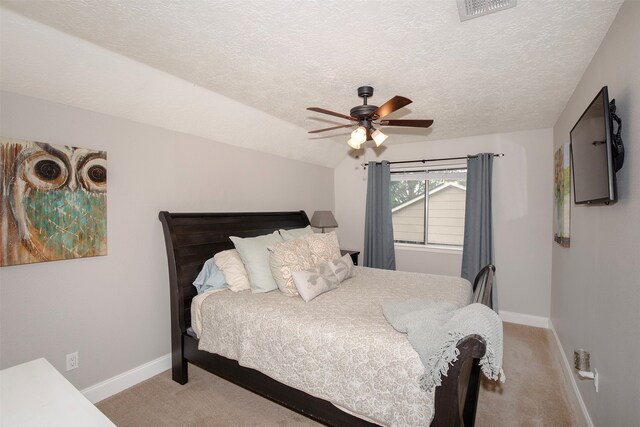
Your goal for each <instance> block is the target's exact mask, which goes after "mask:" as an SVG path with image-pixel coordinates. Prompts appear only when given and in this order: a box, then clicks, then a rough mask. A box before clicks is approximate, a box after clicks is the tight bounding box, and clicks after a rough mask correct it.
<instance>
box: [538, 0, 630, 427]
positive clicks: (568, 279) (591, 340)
mask: <svg viewBox="0 0 640 427" xmlns="http://www.w3.org/2000/svg"><path fill="white" fill-rule="evenodd" d="M639 24H640V3H639V2H636V1H627V2H626V3H625V4H624V5H623V6H622V7H621V9H620V11H619V13H618V16H617V17H616V19H615V21H614V22H613V25H612V26H611V28H610V30H609V33H608V34H607V36H606V37H605V38H604V40H603V42H602V44H601V46H600V48H599V50H598V52H597V53H596V55H595V56H594V58H593V60H592V61H591V64H590V65H589V66H588V68H587V70H586V71H585V73H584V76H583V77H582V79H581V80H580V82H579V84H578V86H577V87H576V89H575V92H574V93H573V95H572V97H571V99H570V100H569V102H568V104H567V106H566V108H565V110H564V112H563V113H562V115H561V116H560V118H559V119H558V121H557V123H556V125H555V127H554V130H553V133H554V147H555V149H557V148H558V147H560V145H561V144H563V143H565V142H568V141H569V131H570V130H571V128H572V127H573V125H574V124H575V122H576V121H577V120H578V118H579V117H580V115H581V114H582V112H583V111H584V109H585V108H586V107H587V105H588V104H589V103H590V102H591V100H592V99H593V97H594V96H595V95H596V93H597V92H598V90H599V89H600V88H601V87H602V86H604V85H607V86H608V87H609V97H610V98H615V99H616V104H617V106H618V113H619V115H620V117H621V118H622V120H623V125H624V127H623V133H622V136H623V140H624V142H625V146H626V149H627V152H626V156H627V157H626V160H625V165H624V167H623V168H622V170H621V171H620V172H619V173H618V175H617V178H618V194H619V202H618V203H617V204H615V205H612V206H576V205H575V204H574V205H572V206H571V248H569V249H564V248H562V247H560V246H559V245H557V244H555V243H554V245H553V272H552V280H553V282H552V292H551V320H552V323H553V325H554V327H555V328H556V331H557V333H558V336H559V338H560V341H561V342H562V346H563V348H564V351H565V353H566V355H567V357H568V358H569V360H573V349H574V348H578V347H583V348H586V349H588V350H590V351H591V364H592V366H593V367H594V368H596V369H597V370H598V372H599V374H600V391H599V393H596V392H595V389H594V388H593V382H591V381H580V380H578V387H579V390H580V394H581V396H582V398H583V400H584V402H585V404H586V407H587V409H588V412H589V414H590V417H591V419H592V420H593V423H594V425H596V426H637V425H638V420H639V419H640V405H639V403H640V375H639V374H638V360H637V359H638V354H640V332H639V330H640V262H639V260H640V258H639V253H640V221H639V219H640V187H639V185H640V150H639V149H638V147H639V145H640V54H638V49H639V46H640V25H639ZM549 197H551V192H549Z"/></svg>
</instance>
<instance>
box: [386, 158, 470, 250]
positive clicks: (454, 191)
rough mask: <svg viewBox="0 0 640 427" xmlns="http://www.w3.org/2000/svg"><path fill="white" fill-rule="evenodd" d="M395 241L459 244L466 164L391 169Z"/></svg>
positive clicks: (441, 244)
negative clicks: (444, 166)
mask: <svg viewBox="0 0 640 427" xmlns="http://www.w3.org/2000/svg"><path fill="white" fill-rule="evenodd" d="M390 190H391V191H390V193H391V215H392V221H393V235H394V239H395V242H396V243H410V244H416V245H425V246H428V245H438V246H450V247H462V244H463V239H464V208H465V197H466V191H467V169H466V165H456V166H447V168H442V167H440V168H435V167H434V168H428V169H426V170H420V171H402V172H396V171H394V172H392V173H391V184H390Z"/></svg>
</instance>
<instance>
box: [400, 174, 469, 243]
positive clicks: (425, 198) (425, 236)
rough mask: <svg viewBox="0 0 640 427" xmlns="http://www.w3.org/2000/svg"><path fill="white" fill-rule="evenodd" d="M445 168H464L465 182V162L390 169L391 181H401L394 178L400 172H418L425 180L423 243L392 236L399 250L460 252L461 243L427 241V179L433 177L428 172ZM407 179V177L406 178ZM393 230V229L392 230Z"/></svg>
mask: <svg viewBox="0 0 640 427" xmlns="http://www.w3.org/2000/svg"><path fill="white" fill-rule="evenodd" d="M445 170H464V177H465V182H466V177H467V163H466V162H463V163H451V164H447V165H434V166H424V167H420V168H419V169H416V168H415V167H412V168H411V169H410V170H402V169H400V168H398V169H397V170H392V171H391V180H390V182H393V181H402V179H399V178H396V179H394V175H396V176H398V175H402V174H420V173H422V174H423V175H424V178H423V179H421V180H423V181H425V197H424V201H423V209H424V243H411V242H398V241H396V240H395V237H394V241H393V244H394V247H395V248H396V249H400V250H411V251H425V252H435V253H460V252H462V248H463V245H462V244H460V245H447V244H438V243H428V241H429V234H428V233H429V210H428V209H429V206H428V203H429V184H428V181H429V180H430V179H433V177H431V178H430V177H429V174H430V173H431V174H433V173H437V172H438V171H445ZM407 180H408V179H407ZM419 180H420V179H415V181H419ZM466 191H467V190H466V185H465V195H466ZM394 231H395V230H394Z"/></svg>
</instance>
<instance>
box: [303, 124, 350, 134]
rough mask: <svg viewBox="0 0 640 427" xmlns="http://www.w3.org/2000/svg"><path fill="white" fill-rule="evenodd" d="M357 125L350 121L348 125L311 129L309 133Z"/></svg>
mask: <svg viewBox="0 0 640 427" xmlns="http://www.w3.org/2000/svg"><path fill="white" fill-rule="evenodd" d="M355 125H356V124H355V123H349V124H348V125H340V126H333V127H330V128H324V129H318V130H310V131H309V133H318V132H324V131H327V130H334V129H340V128H350V127H353V126H355Z"/></svg>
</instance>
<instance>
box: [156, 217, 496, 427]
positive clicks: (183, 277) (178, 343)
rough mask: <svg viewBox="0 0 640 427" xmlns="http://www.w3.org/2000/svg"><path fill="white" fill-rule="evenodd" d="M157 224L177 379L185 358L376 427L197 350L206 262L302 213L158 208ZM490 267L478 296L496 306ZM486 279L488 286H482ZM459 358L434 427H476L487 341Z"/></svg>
mask: <svg viewBox="0 0 640 427" xmlns="http://www.w3.org/2000/svg"><path fill="white" fill-rule="evenodd" d="M160 221H161V222H162V227H163V230H164V237H165V243H166V249H167V258H168V263H169V285H170V302H171V358H172V378H173V380H174V381H176V382H178V383H180V384H186V383H187V381H188V363H192V364H194V365H196V366H199V367H200V368H203V369H205V370H207V371H209V372H211V373H213V374H215V375H217V376H219V377H221V378H224V379H226V380H228V381H231V382H233V383H235V384H237V385H239V386H241V387H243V388H245V389H248V390H250V391H252V392H254V393H257V394H259V395H261V396H263V397H266V398H267V399H270V400H272V401H274V402H276V403H278V404H280V405H283V406H285V407H287V408H289V409H291V410H293V411H296V412H298V413H300V414H302V415H305V416H307V417H309V418H312V419H314V420H316V421H318V422H321V423H323V424H326V425H330V426H373V425H376V424H371V423H370V422H367V421H365V420H362V419H361V418H358V417H355V416H353V415H351V414H348V413H346V412H344V411H341V410H340V409H338V408H337V407H336V406H334V405H333V404H332V403H330V402H328V401H326V400H322V399H318V398H316V397H313V396H311V395H309V394H307V393H305V392H303V391H300V390H297V389H294V388H292V387H289V386H287V385H285V384H282V383H280V382H278V381H276V380H274V379H273V378H271V377H268V376H267V375H265V374H263V373H261V372H259V371H257V370H254V369H250V368H245V367H242V366H240V365H239V363H238V362H237V361H235V360H231V359H227V358H225V357H222V356H220V355H217V354H213V353H208V352H206V351H201V350H198V339H197V338H195V337H194V336H192V335H191V334H190V331H189V328H190V326H191V300H192V299H193V297H194V296H196V294H197V293H196V289H195V287H194V286H193V285H192V282H193V280H194V279H195V277H196V276H197V275H198V273H199V271H200V270H201V268H202V266H203V264H204V262H205V261H206V260H207V259H209V258H211V257H212V256H213V255H214V254H215V253H217V252H220V251H223V250H227V249H233V248H234V246H233V243H232V242H231V240H230V239H229V236H239V237H252V236H258V235H261V234H267V233H271V232H273V231H275V230H278V229H282V228H284V229H292V228H302V227H306V226H307V225H309V218H308V217H307V214H306V213H305V212H304V211H296V212H251V213H169V212H166V211H162V212H160ZM492 281H493V270H492V269H489V271H488V274H487V275H485V279H484V281H483V284H482V286H480V287H479V289H478V290H476V292H475V295H474V300H475V301H478V302H482V303H484V304H485V305H489V306H490V305H491V303H490V300H491V283H492ZM485 283H486V286H485ZM457 347H458V349H459V351H460V356H459V357H458V361H457V362H455V363H454V364H453V365H452V366H451V367H450V368H449V373H448V375H447V377H444V378H443V381H442V385H441V386H439V387H437V388H436V392H435V415H434V419H433V421H432V423H431V425H432V426H437V427H440V426H447V427H456V426H472V425H473V424H474V420H475V413H476V405H477V401H478V392H479V390H480V367H479V365H478V361H479V359H480V358H481V357H482V356H483V355H484V353H485V349H486V348H485V342H484V340H483V339H482V338H480V337H479V336H477V335H471V336H467V337H465V338H463V339H462V340H460V341H459V343H458V346H457Z"/></svg>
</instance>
